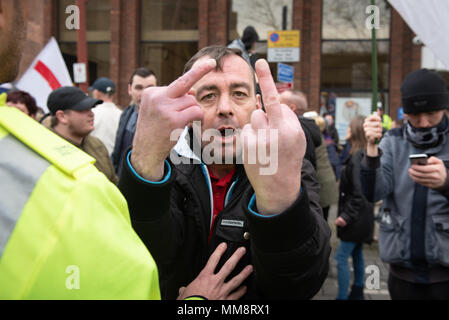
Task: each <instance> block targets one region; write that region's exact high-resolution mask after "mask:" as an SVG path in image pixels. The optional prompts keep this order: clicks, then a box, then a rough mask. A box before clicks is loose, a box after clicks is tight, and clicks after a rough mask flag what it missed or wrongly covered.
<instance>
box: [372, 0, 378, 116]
mask: <svg viewBox="0 0 449 320" xmlns="http://www.w3.org/2000/svg"><path fill="white" fill-rule="evenodd" d="M371 5H372V6H375V5H376V0H371ZM371 49H372V53H371V62H372V84H373V101H372V112H375V111H376V110H377V47H376V28H375V26H372V28H371ZM377 111H378V112H379V110H377Z"/></svg>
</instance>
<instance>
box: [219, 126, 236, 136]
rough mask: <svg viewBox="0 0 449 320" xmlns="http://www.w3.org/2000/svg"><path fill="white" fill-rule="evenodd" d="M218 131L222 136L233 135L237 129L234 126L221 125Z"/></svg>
mask: <svg viewBox="0 0 449 320" xmlns="http://www.w3.org/2000/svg"><path fill="white" fill-rule="evenodd" d="M218 131H219V132H220V134H221V137H222V138H227V137H233V136H234V135H235V133H236V130H235V128H233V127H219V128H218Z"/></svg>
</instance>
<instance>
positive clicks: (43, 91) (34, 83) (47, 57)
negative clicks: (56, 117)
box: [15, 37, 73, 112]
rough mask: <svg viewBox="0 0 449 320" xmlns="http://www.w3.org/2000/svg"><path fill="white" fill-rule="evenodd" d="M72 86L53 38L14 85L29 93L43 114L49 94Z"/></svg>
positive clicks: (46, 109) (46, 110)
mask: <svg viewBox="0 0 449 320" xmlns="http://www.w3.org/2000/svg"><path fill="white" fill-rule="evenodd" d="M72 85H73V82H72V79H71V78H70V74H69V71H68V70H67V66H66V64H65V62H64V59H63V57H62V54H61V50H60V49H59V46H58V43H57V42H56V40H55V38H53V37H52V38H51V39H50V41H49V42H48V44H47V45H46V46H45V48H44V49H43V50H42V51H41V52H40V53H39V55H38V56H37V57H36V58H35V59H34V61H33V63H32V64H31V66H30V67H29V68H28V70H27V71H26V72H25V73H24V74H23V76H22V78H20V80H19V81H18V82H17V83H16V84H15V86H16V87H17V88H18V89H20V90H23V91H27V92H28V93H30V94H31V95H32V96H33V97H34V98H35V99H36V102H37V105H38V106H39V107H41V108H42V109H43V110H44V111H45V112H48V108H47V98H48V96H49V94H50V93H51V92H52V91H53V90H55V89H58V88H60V87H64V86H72Z"/></svg>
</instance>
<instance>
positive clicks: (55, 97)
mask: <svg viewBox="0 0 449 320" xmlns="http://www.w3.org/2000/svg"><path fill="white" fill-rule="evenodd" d="M102 102H103V101H102V100H99V99H94V98H91V97H88V96H87V95H86V94H85V93H84V92H83V91H82V90H81V89H79V88H76V87H62V88H59V89H56V90H55V91H53V92H52V93H51V94H50V95H49V97H48V100H47V106H48V110H50V113H51V115H52V118H51V125H50V128H49V129H50V130H52V131H53V132H55V133H56V134H58V135H59V136H61V137H62V138H64V139H66V140H67V141H69V142H70V143H72V144H73V145H75V146H76V147H78V148H80V149H81V150H83V151H84V152H86V153H87V154H89V155H91V156H92V157H93V158H94V159H95V160H96V162H95V166H96V167H97V169H98V170H100V171H101V172H103V173H104V174H105V176H106V177H107V178H108V179H109V180H110V181H111V182H113V183H114V184H117V182H118V177H117V175H116V174H115V171H114V167H113V165H112V161H111V159H110V158H109V153H108V150H107V149H106V147H105V145H104V143H103V142H101V140H100V139H98V138H96V137H93V136H91V135H90V133H91V132H92V131H93V130H94V118H95V115H94V113H93V111H92V109H93V108H95V107H96V106H97V105H99V104H101V103H102Z"/></svg>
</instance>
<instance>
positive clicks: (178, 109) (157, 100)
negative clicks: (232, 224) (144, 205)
mask: <svg viewBox="0 0 449 320" xmlns="http://www.w3.org/2000/svg"><path fill="white" fill-rule="evenodd" d="M215 67H216V61H215V60H214V59H207V60H204V61H202V62H199V63H198V64H195V65H194V66H193V68H192V69H191V70H190V71H189V72H187V73H186V74H184V75H183V76H181V77H179V78H178V79H177V80H175V81H174V82H172V83H171V84H170V85H169V86H168V87H152V88H148V89H146V90H145V91H144V92H143V95H142V103H141V107H140V110H139V118H138V121H137V128H136V134H135V137H134V143H133V152H132V154H131V163H132V165H133V167H134V169H135V170H136V171H137V173H138V174H139V175H140V176H142V177H143V178H145V179H147V180H150V181H160V180H161V179H162V178H163V175H164V161H165V159H166V158H167V157H168V156H169V154H170V150H171V149H172V148H173V147H174V146H175V145H176V141H173V139H170V137H171V134H172V132H173V131H174V130H176V129H183V128H184V127H185V126H186V125H188V124H189V123H190V122H192V121H195V120H202V117H203V112H202V110H201V108H200V106H199V105H198V102H197V100H196V99H195V97H194V96H193V95H190V94H189V90H190V89H191V87H192V86H193V85H194V84H195V83H196V82H197V81H198V80H200V79H201V78H202V77H203V76H204V75H205V74H207V73H208V72H210V71H211V70H213V69H214V68H215Z"/></svg>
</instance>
